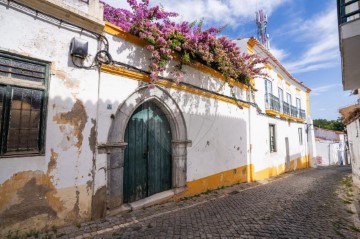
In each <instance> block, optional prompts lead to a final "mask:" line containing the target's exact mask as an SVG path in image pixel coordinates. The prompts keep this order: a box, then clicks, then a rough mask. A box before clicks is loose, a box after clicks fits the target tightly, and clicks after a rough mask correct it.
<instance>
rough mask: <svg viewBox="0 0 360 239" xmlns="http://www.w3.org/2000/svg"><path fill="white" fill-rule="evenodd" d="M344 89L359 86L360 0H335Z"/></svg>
mask: <svg viewBox="0 0 360 239" xmlns="http://www.w3.org/2000/svg"><path fill="white" fill-rule="evenodd" d="M337 7H338V23H339V33H340V51H341V58H342V80H343V88H344V90H353V89H358V88H360V81H359V80H358V79H360V67H358V65H359V64H358V63H359V61H360V0H337Z"/></svg>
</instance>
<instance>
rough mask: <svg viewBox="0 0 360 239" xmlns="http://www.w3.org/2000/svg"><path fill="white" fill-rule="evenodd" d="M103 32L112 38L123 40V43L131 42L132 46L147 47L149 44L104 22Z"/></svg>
mask: <svg viewBox="0 0 360 239" xmlns="http://www.w3.org/2000/svg"><path fill="white" fill-rule="evenodd" d="M104 32H106V33H109V34H111V35H113V36H117V37H119V38H122V39H124V40H125V41H128V42H131V43H133V44H136V45H139V46H142V47H144V46H147V45H149V44H150V43H147V42H146V41H144V40H142V39H140V38H138V37H136V36H134V35H133V34H130V33H128V32H126V31H124V30H122V29H121V28H120V27H118V26H116V25H114V24H111V23H109V22H105V27H104Z"/></svg>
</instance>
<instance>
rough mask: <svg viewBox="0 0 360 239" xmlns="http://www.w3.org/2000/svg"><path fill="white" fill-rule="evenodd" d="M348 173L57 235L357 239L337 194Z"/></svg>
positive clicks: (266, 186) (313, 175)
mask: <svg viewBox="0 0 360 239" xmlns="http://www.w3.org/2000/svg"><path fill="white" fill-rule="evenodd" d="M350 170H351V169H350V167H332V168H324V169H310V170H303V171H297V172H293V173H287V174H284V175H282V176H280V177H278V178H275V179H271V180H269V181H268V182H259V183H251V184H239V185H236V186H233V187H229V188H225V189H220V190H217V191H213V192H209V193H206V194H203V195H201V196H198V197H193V198H190V199H186V200H182V201H180V202H178V203H174V202H173V203H167V204H163V205H159V206H155V207H151V208H147V209H144V210H139V211H133V212H127V213H122V214H119V215H117V216H115V217H109V218H107V219H106V220H105V219H104V220H101V221H96V222H89V223H84V224H81V225H78V227H68V228H64V229H60V230H58V232H57V233H58V235H62V237H63V238H73V237H78V238H360V237H359V235H360V234H357V231H358V228H357V227H355V226H354V224H353V217H354V215H355V214H354V212H352V211H351V210H350V209H349V208H350V206H349V204H350V203H351V200H350V199H349V201H350V202H349V201H346V200H344V199H342V198H340V196H341V195H339V194H341V192H339V190H340V189H339V188H344V185H343V184H344V182H345V181H344V177H347V176H349V175H350V173H351V171H350ZM350 190H351V189H350ZM340 191H341V190H340ZM348 193H349V192H348ZM350 194H351V193H350ZM350 196H351V195H350Z"/></svg>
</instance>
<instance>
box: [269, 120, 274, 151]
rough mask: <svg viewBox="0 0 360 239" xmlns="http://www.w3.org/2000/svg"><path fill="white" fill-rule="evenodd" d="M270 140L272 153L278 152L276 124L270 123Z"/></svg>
mask: <svg viewBox="0 0 360 239" xmlns="http://www.w3.org/2000/svg"><path fill="white" fill-rule="evenodd" d="M269 142H270V153H272V152H276V132H275V125H274V124H270V125H269Z"/></svg>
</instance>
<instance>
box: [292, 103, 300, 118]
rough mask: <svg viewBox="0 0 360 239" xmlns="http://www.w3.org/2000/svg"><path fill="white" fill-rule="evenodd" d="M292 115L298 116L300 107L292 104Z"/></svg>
mask: <svg viewBox="0 0 360 239" xmlns="http://www.w3.org/2000/svg"><path fill="white" fill-rule="evenodd" d="M290 115H291V116H294V117H298V109H297V108H296V107H295V106H292V105H290Z"/></svg>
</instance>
